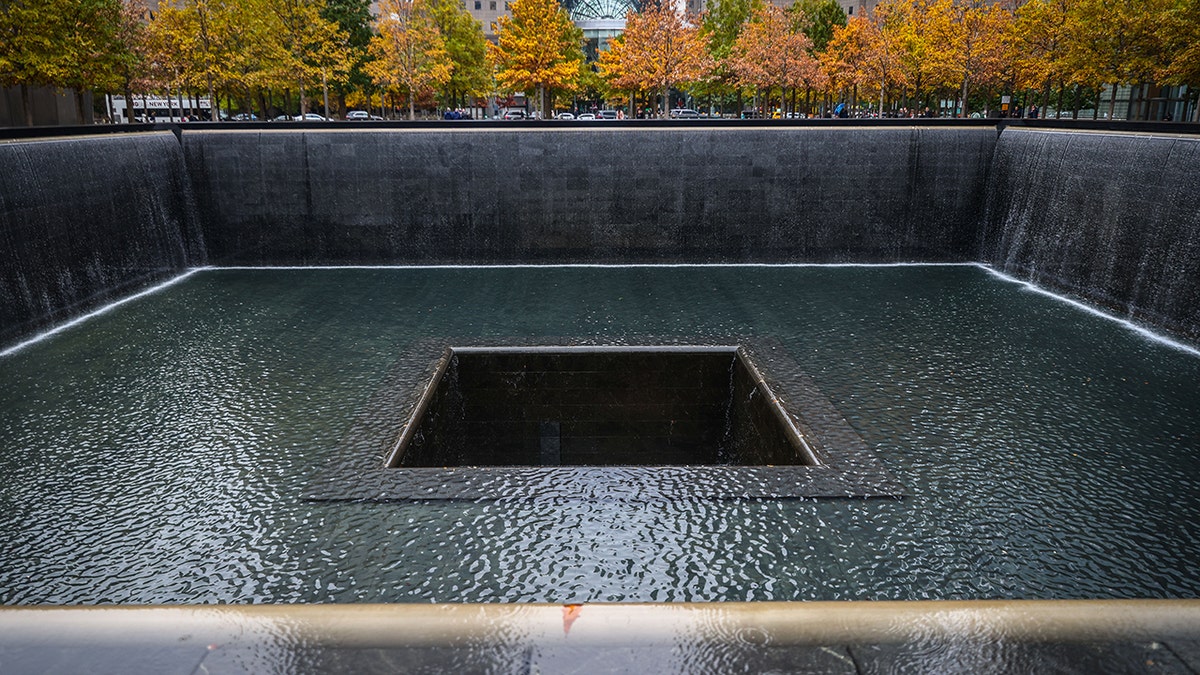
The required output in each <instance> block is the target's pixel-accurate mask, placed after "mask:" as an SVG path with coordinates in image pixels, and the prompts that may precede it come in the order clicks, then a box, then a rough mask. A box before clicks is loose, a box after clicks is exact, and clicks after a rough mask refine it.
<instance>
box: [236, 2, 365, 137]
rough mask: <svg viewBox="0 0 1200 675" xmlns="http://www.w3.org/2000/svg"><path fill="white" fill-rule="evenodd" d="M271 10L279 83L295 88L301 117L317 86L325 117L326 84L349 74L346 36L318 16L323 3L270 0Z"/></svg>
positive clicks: (327, 95)
mask: <svg viewBox="0 0 1200 675" xmlns="http://www.w3.org/2000/svg"><path fill="white" fill-rule="evenodd" d="M237 1H242V0H237ZM271 8H272V11H273V12H274V14H275V18H276V20H277V23H278V26H279V31H278V34H277V36H276V38H277V40H278V45H279V48H280V49H279V53H280V54H281V55H282V58H280V59H279V61H278V62H277V63H276V64H275V68H276V70H277V71H278V72H279V78H278V79H279V80H280V81H281V82H290V83H294V84H296V86H297V87H298V91H299V93H300V114H301V115H303V114H304V113H306V112H307V111H308V108H307V106H306V105H305V98H306V93H307V92H308V91H310V89H309V85H310V84H311V85H313V86H314V87H315V86H316V85H317V84H320V85H321V87H322V90H323V92H324V98H325V103H326V105H325V108H326V110H325V114H328V113H329V111H328V98H329V93H328V84H329V80H330V79H331V78H333V79H336V80H341V79H343V78H344V77H345V76H346V75H348V74H349V70H350V64H349V62H348V54H347V40H348V38H347V36H346V34H345V33H343V32H342V30H341V29H340V28H339V27H338V25H337V24H336V23H334V22H332V21H329V20H327V19H325V18H324V17H323V16H322V15H321V10H322V9H323V8H324V2H323V0H271ZM382 9H383V7H382V6H381V10H382Z"/></svg>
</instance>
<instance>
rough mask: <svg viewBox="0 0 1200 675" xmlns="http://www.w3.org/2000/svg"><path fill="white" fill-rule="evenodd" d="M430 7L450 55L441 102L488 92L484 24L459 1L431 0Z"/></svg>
mask: <svg viewBox="0 0 1200 675" xmlns="http://www.w3.org/2000/svg"><path fill="white" fill-rule="evenodd" d="M430 10H431V13H432V14H433V22H434V23H435V24H436V25H437V27H438V32H440V33H441V34H442V39H443V40H444V41H445V43H446V52H447V54H449V56H450V79H449V80H447V81H446V83H445V84H444V85H443V86H442V89H443V91H442V101H443V102H444V103H446V104H447V105H451V106H455V105H457V104H458V101H459V98H460V97H462V96H478V95H482V94H485V93H487V91H488V89H489V88H490V86H491V79H492V71H491V67H490V65H489V64H488V60H487V45H488V42H487V38H485V37H484V36H483V26H481V25H480V24H479V22H478V21H476V20H475V18H474V17H472V16H471V15H470V13H468V12H467V11H466V10H465V9H463V8H462V5H461V4H460V1H459V0H432V3H431V5H430Z"/></svg>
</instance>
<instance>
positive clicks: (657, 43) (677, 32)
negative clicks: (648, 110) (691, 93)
mask: <svg viewBox="0 0 1200 675" xmlns="http://www.w3.org/2000/svg"><path fill="white" fill-rule="evenodd" d="M623 38H624V40H623V46H622V48H621V53H620V59H621V70H622V71H623V72H624V73H625V74H626V75H627V77H629V78H631V79H632V81H634V82H636V83H638V84H639V85H640V87H641V88H642V89H645V90H651V91H654V90H657V91H660V92H661V93H662V106H663V107H662V115H663V117H666V116H667V111H668V110H669V109H670V91H671V87H673V86H675V85H678V84H682V83H687V82H696V81H699V80H702V79H703V78H705V77H706V76H707V75H708V74H709V73H710V72H711V70H712V67H713V60H712V57H710V56H709V53H708V45H707V43H706V41H705V39H704V36H703V35H702V34H701V32H700V28H699V27H698V26H697V25H695V24H694V23H693V22H692V21H691V20H690V19H689V18H688V17H685V16H684V15H683V14H681V13H679V12H677V11H675V9H674V7H673V6H671V5H670V4H669V3H668V2H665V1H664V2H656V3H654V4H651V5H649V6H647V7H646V8H644V9H643V10H642V11H641V12H637V13H634V12H630V13H629V15H628V16H626V18H625V34H624V36H623Z"/></svg>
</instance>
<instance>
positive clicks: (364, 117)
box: [346, 110, 383, 122]
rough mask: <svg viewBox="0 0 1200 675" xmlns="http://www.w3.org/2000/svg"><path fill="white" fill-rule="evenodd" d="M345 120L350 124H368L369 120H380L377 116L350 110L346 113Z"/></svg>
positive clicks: (362, 111)
mask: <svg viewBox="0 0 1200 675" xmlns="http://www.w3.org/2000/svg"><path fill="white" fill-rule="evenodd" d="M346 119H347V120H348V121H351V122H369V121H371V120H382V119H383V118H382V117H380V116H379V115H372V114H371V113H369V112H367V111H366V110H351V111H350V112H348V113H346Z"/></svg>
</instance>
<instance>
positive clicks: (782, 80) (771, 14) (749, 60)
mask: <svg viewBox="0 0 1200 675" xmlns="http://www.w3.org/2000/svg"><path fill="white" fill-rule="evenodd" d="M811 48H812V40H810V39H809V38H808V36H806V35H805V34H804V33H802V32H800V31H799V30H798V29H796V28H794V27H793V23H792V22H791V21H789V18H788V16H787V15H786V14H785V13H784V12H783V10H781V9H779V8H778V7H777V6H775V5H766V6H763V7H760V8H759V9H757V10H756V11H755V12H754V15H753V17H752V18H751V20H750V22H749V23H748V24H746V27H745V28H744V29H743V30H742V32H741V34H740V35H738V37H737V40H736V41H735V42H734V44H733V49H732V50H731V51H730V54H729V64H730V67H731V68H732V69H733V71H734V72H735V73H736V74H737V76H738V78H739V79H740V80H741V81H742V82H745V83H746V84H749V85H753V86H757V87H767V88H770V87H772V86H778V87H779V88H780V97H781V99H782V100H783V102H784V104H783V105H782V106H781V107H784V108H786V107H787V106H786V101H787V91H788V89H789V88H791V89H794V88H796V87H802V86H804V87H811V86H813V85H815V84H817V80H818V77H819V76H820V72H821V69H820V64H818V63H817V60H816V59H815V58H813V56H812V54H810V53H809V50H810V49H811Z"/></svg>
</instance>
